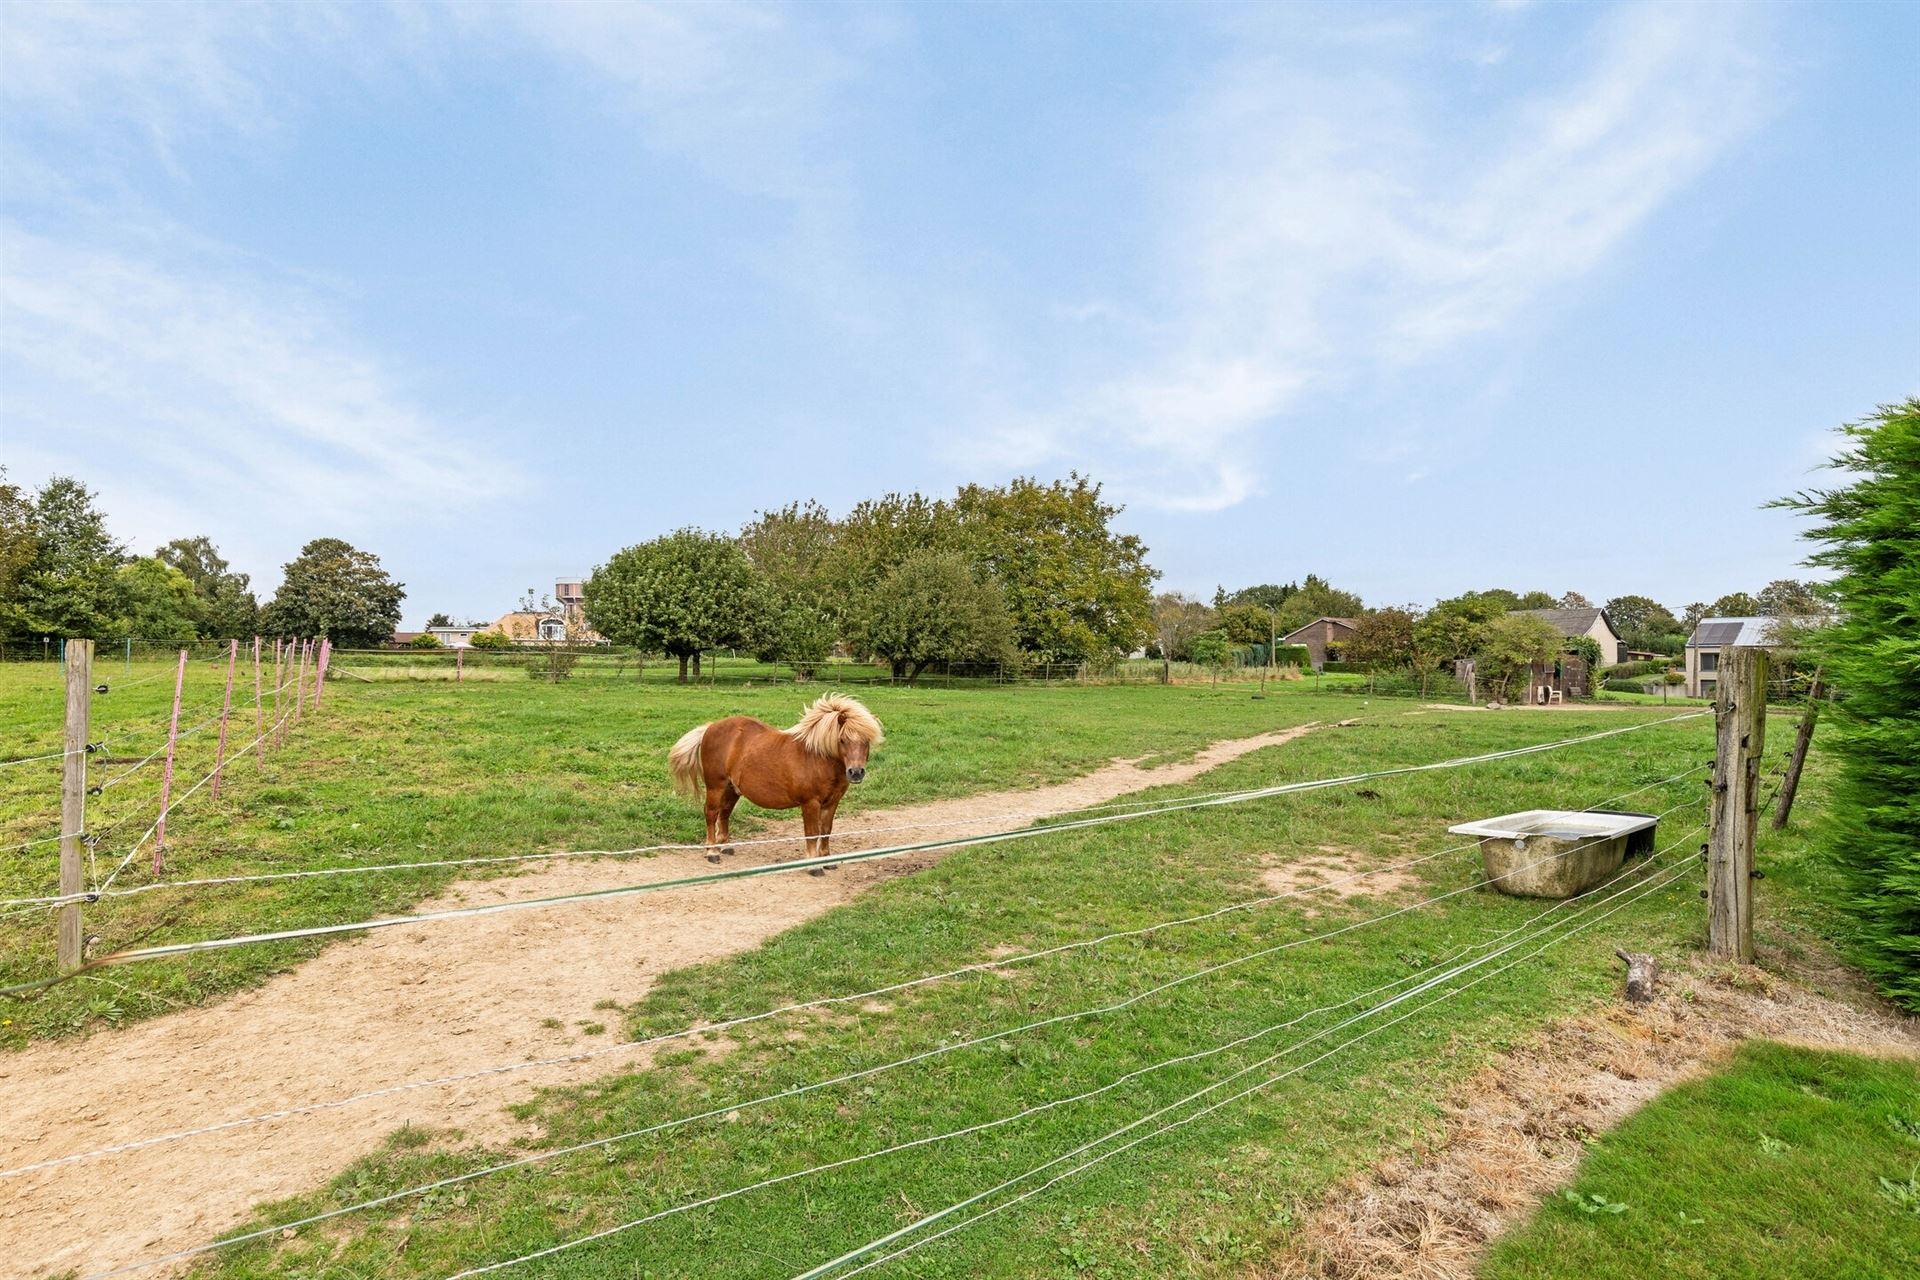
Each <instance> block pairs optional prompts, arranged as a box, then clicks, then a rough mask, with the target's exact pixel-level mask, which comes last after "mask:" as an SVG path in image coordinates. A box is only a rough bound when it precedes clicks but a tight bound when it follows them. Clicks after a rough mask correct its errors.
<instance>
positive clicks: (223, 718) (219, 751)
mask: <svg viewBox="0 0 1920 1280" xmlns="http://www.w3.org/2000/svg"><path fill="white" fill-rule="evenodd" d="M239 661H240V642H239V641H238V640H229V641H227V690H226V692H225V693H223V694H221V695H220V745H219V746H218V747H216V748H214V752H213V787H212V792H213V795H212V798H213V799H215V800H218V799H219V798H220V770H221V768H222V767H223V766H224V765H225V764H226V763H227V713H228V712H230V711H232V710H233V669H234V666H235V665H236V664H237V663H239Z"/></svg>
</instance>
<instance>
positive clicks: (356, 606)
mask: <svg viewBox="0 0 1920 1280" xmlns="http://www.w3.org/2000/svg"><path fill="white" fill-rule="evenodd" d="M406 597H407V592H406V588H405V587H404V586H403V585H402V584H401V583H398V582H395V581H394V580H393V578H392V577H391V576H389V575H388V573H387V571H386V570H385V569H382V568H381V567H380V557H379V556H376V555H374V554H373V553H372V552H370V551H362V550H360V549H359V548H358V547H355V546H354V545H353V544H352V543H350V542H346V541H344V540H343V539H340V538H315V539H314V540H313V541H311V542H309V543H308V544H307V545H306V546H304V547H302V548H300V554H299V555H298V556H295V557H294V558H293V559H292V560H289V561H288V562H287V563H286V565H285V567H284V570H283V573H282V577H281V580H280V589H279V590H278V591H276V592H275V593H274V596H273V600H272V602H271V603H269V604H268V605H267V607H266V608H265V609H262V610H261V611H260V625H261V626H262V628H264V629H265V630H266V631H268V632H269V633H271V634H273V635H281V636H325V637H327V638H328V639H329V640H331V641H332V642H333V643H334V644H336V645H338V646H340V647H342V648H348V649H365V648H371V647H373V646H374V645H377V644H384V643H385V642H386V641H388V640H389V639H391V638H392V636H393V629H394V628H395V627H397V626H399V625H400V602H401V601H402V600H405V599H406Z"/></svg>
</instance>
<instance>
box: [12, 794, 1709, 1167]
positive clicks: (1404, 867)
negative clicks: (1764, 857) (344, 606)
mask: <svg viewBox="0 0 1920 1280" xmlns="http://www.w3.org/2000/svg"><path fill="white" fill-rule="evenodd" d="M1710 767H1711V766H1709V765H1705V764H1701V765H1695V766H1693V767H1691V768H1688V769H1684V770H1681V771H1680V772H1678V773H1674V774H1671V775H1669V776H1667V777H1665V778H1660V779H1656V780H1655V781H1653V782H1649V783H1645V784H1643V785H1641V786H1639V787H1635V788H1632V789H1631V790H1628V791H1623V792H1620V793H1618V794H1616V795H1612V796H1608V797H1606V798H1605V799H1602V800H1597V801H1595V802H1594V803H1593V804H1591V805H1589V806H1588V809H1587V811H1588V812H1592V811H1594V810H1597V809H1600V808H1601V807H1602V806H1604V805H1610V804H1618V803H1619V802H1621V801H1623V800H1626V799H1629V798H1631V797H1634V796H1637V795H1641V794H1643V793H1645V792H1647V791H1651V790H1654V789H1656V788H1662V787H1669V786H1672V785H1674V784H1675V783H1678V782H1682V781H1685V780H1686V779H1688V778H1690V777H1692V776H1694V775H1695V774H1698V773H1702V772H1704V771H1705V770H1707V769H1708V768H1710ZM1223 794H1224V793H1223ZM1685 807H1686V802H1682V803H1681V804H1677V805H1673V806H1670V807H1668V808H1667V809H1665V810H1662V811H1661V812H1660V813H1658V814H1654V815H1651V816H1653V817H1654V818H1655V819H1656V820H1659V819H1664V818H1666V817H1668V816H1670V815H1672V814H1673V813H1676V812H1678V811H1679V810H1681V809H1682V808H1685ZM1078 812H1085V811H1084V810H1082V811H1078ZM1479 843H1480V842H1479V841H1478V840H1468V841H1464V842H1462V843H1458V844H1452V845H1448V846H1446V847H1444V848H1441V849H1436V850H1434V851H1432V852H1430V853H1425V854H1420V855H1418V856H1416V857H1411V858H1406V859H1402V860H1400V861H1396V862H1392V863H1388V864H1385V865H1382V866H1378V867H1369V868H1366V869H1364V870H1361V871H1355V872H1351V873H1349V874H1347V875H1342V876H1336V877H1333V878H1331V879H1328V880H1324V881H1321V882H1319V883H1316V884H1312V885H1307V886H1304V887H1301V888H1296V889H1288V890H1284V891H1281V892H1278V893H1271V894H1264V895H1262V896H1260V897H1257V898H1250V899H1244V900H1242V901H1238V902H1233V903H1229V904H1227V905H1225V906H1221V907H1216V908H1214V909H1213V910H1211V911H1206V912H1202V913H1200V914H1197V915H1190V916H1182V917H1177V918H1174V919H1170V920H1162V921H1157V922H1155V923H1153V924H1148V925H1142V926H1139V927H1136V928H1133V929H1124V930H1116V931H1113V932H1109V933H1103V934H1100V935H1098V936H1095V937H1091V938H1083V939H1079V940H1076V941H1073V942H1065V943H1059V944H1056V945H1054V946H1051V947H1046V948H1043V949H1041V950H1038V951H1030V952H1026V953H1023V954H1016V955H1011V956H1003V957H999V958H996V959H992V960H984V961H980V962H978V963H974V964H968V965H962V966H960V967H959V968H955V969H949V970H945V971H942V972H937V973H929V974H922V975H919V976H917V977H914V978H909V979H905V980H902V981H898V982H892V983H888V984H886V985H884V986H879V987H874V988H870V989H867V990H862V991H856V992H851V993H847V994H843V995H837V996H822V997H819V998H816V999H813V1000H807V1001H801V1002H798V1003H793V1004H786V1005H780V1006H777V1007H774V1008H771V1009H765V1010H761V1011H759V1012H756V1013H751V1014H746V1015H741V1016H736V1017H731V1018H724V1019H721V1020H718V1021H702V1022H699V1023H697V1024H694V1025H691V1026H687V1027H682V1028H680V1029H678V1030H674V1031H668V1032H661V1033H657V1034H654V1035H650V1036H646V1037H644V1038H641V1039H638V1040H631V1041H626V1042H624V1043H621V1044H614V1045H606V1046H603V1047H601V1048H598V1049H589V1050H584V1051H581V1052H577V1053H568V1054H561V1055H557V1056H553V1057H547V1058H535V1059H524V1060H519V1061H514V1062H507V1063H500V1064H496V1065H494V1066H490V1067H484V1068H480V1069H477V1070H473V1071H467V1072H461V1073H457V1074H453V1075H446V1076H437V1077H433V1078H430V1079H425V1080H416V1081H408V1082H405V1083H402V1084H397V1085H391V1086H387V1087H383V1088H379V1089H370V1090H365V1091H362V1092H359V1093H354V1094H349V1095H346V1096H344V1097H340V1098H333V1099H327V1100H323V1101H317V1102H313V1103H308V1104H303V1105H299V1106H294V1107H286V1108H280V1109H277V1110H274V1111H269V1112H262V1113H258V1114H255V1115H250V1116H242V1117H236V1118H232V1119H228V1120H224V1121H220V1122H218V1123H215V1124H210V1125H203V1126H198V1127H195V1128H192V1129H186V1130H181V1131H178V1132H174V1133H168V1134H162V1135H154V1136H149V1137H146V1138H141V1139H137V1140H133V1141H129V1142H123V1143H118V1144H115V1145H112V1146H108V1147H102V1148H99V1149H96V1150H93V1151H86V1152H79V1153H75V1154H72V1155H67V1156H62V1157H59V1158H56V1159H50V1160H43V1161H39V1162H37V1163H34V1164H29V1165H23V1166H20V1167H18V1168H12V1169H0V1178H10V1177H17V1176H19V1175H21V1174H26V1173H33V1172H37V1171H39V1170H42V1169H49V1168H57V1167H59V1166H61V1165H67V1164H74V1163H78V1162H80V1161H84V1160H92V1159H98V1158H100V1157H102V1156H109V1155H118V1154H122V1153H125V1152H129V1151H137V1150H142V1149H144V1148H147V1147H152V1146H158V1145H162V1144H165V1143H170V1142H178V1141H182V1140H185V1139H188V1138H195V1137H204V1136H207V1135H210V1134H215V1133H224V1132H228V1131H231V1130H234V1129H239V1128H245V1127H249V1126H252V1125H256V1124H264V1123H267V1122H269V1121H275V1120H285V1119H291V1118H293V1117H296V1116H301V1115H310V1114H313V1113H315V1112H320V1111H331V1110H337V1109H339V1108H342V1107H347V1106H352V1105H354V1104H356V1103H360V1102H366V1101H370V1100H373V1099H377V1098H385V1097H392V1096H394V1095H396V1094H400V1093H411V1092H416V1091H418V1090H422V1089H430V1088H441V1087H445V1086H450V1085H455V1084H461V1083H465V1082H467V1081H471V1080H477V1079H483V1078H486V1077H489V1076H497V1075H503V1074H509V1073H512V1072H518V1071H531V1070H538V1069H540V1068H543V1067H551V1066H560V1065H566V1064H571V1063H578V1062H586V1061H592V1060H595V1059H599V1058H606V1057H611V1056H616V1055H617V1056H625V1055H628V1054H632V1053H636V1052H638V1051H640V1050H643V1049H649V1048H654V1047H657V1046H659V1045H662V1044H668V1043H672V1042H674V1041H678V1040H685V1039H689V1038H692V1037H696V1036H710V1035H713V1034H716V1033H719V1032H722V1031H730V1030H733V1029H735V1028H738V1027H744V1026H749V1025H752V1024H755V1023H759V1022H764V1021H767V1020H770V1019H773V1018H778V1017H782V1016H786V1015H791V1014H794V1013H801V1012H806V1011H809V1010H814V1009H822V1008H831V1007H835V1006H841V1005H849V1004H854V1005H858V1004H863V1003H865V1002H867V1001H871V1000H876V999H882V998H885V997H889V996H895V995H898V994H900V993H901V992H904V991H910V990H915V989H917V988H920V987H925V986H929V985H931V984H934V983H940V982H949V981H952V980H954V979H956V978H962V977H966V976H969V975H972V974H983V973H1005V972H1007V971H1009V970H1011V969H1015V968H1018V967H1021V966H1024V965H1028V964H1032V963H1034V962H1036V961H1039V960H1045V959H1051V958H1053V957H1056V956H1062V955H1067V954H1070V953H1074V952H1083V951H1084V952H1091V951H1095V950H1097V949H1099V948H1102V947H1107V946H1111V945H1112V944H1114V943H1116V942H1122V941H1129V940H1134V939H1139V938H1146V937H1150V936H1153V935H1155V934H1158V933H1162V932H1165V931H1166V930H1169V929H1180V928H1187V927H1191V926H1193V925H1198V924H1205V923H1209V922H1211V921H1215V920H1219V919H1222V918H1223V917H1226V916H1230V915H1238V914H1244V913H1247V912H1252V911H1257V910H1259V909H1261V908H1265V907H1272V906H1275V905H1277V904H1279V903H1282V902H1290V901H1294V900H1297V899H1301V898H1307V897H1311V896H1313V895H1316V894H1324V893H1331V892H1334V891H1338V890H1342V889H1345V888H1346V887H1347V886H1350V885H1354V884H1358V883H1359V882H1361V881H1364V880H1369V879H1373V878H1375V877H1378V876H1390V875H1401V874H1404V873H1406V872H1408V871H1410V870H1412V869H1413V868H1415V867H1418V866H1423V865H1426V864H1428V863H1432V862H1434V861H1437V860H1438V859H1441V858H1444V857H1447V856H1449V855H1451V854H1456V853H1460V852H1462V851H1465V850H1469V849H1475V848H1477V847H1478V846H1479ZM1587 847H1589V845H1588V844H1585V843H1580V844H1575V845H1570V846H1569V847H1568V848H1567V849H1565V850H1563V851H1562V852H1560V853H1557V854H1555V855H1553V857H1552V858H1551V859H1549V861H1551V860H1557V859H1558V858H1560V857H1565V856H1570V855H1571V854H1573V853H1576V852H1580V851H1582V850H1584V849H1585V848H1587ZM1504 878H1506V877H1505V876H1495V877H1491V878H1490V879H1489V880H1488V881H1487V882H1486V883H1497V882H1498V881H1499V880H1501V879H1504ZM1478 887H1479V885H1477V884H1475V885H1469V886H1467V888H1466V889H1459V890H1454V891H1452V892H1449V893H1443V894H1438V895H1435V896H1434V897H1432V898H1429V899H1427V900H1426V901H1425V902H1421V903H1418V904H1415V906H1413V907H1405V908H1401V909H1399V910H1396V911H1392V912H1389V913H1387V915H1386V916H1384V917H1380V918H1381V919H1393V918H1397V917H1399V916H1401V915H1405V914H1407V912H1409V911H1412V910H1416V909H1418V908H1419V907H1423V906H1428V905H1431V904H1432V903H1435V902H1441V901H1445V900H1447V899H1450V898H1453V897H1457V896H1459V895H1460V894H1461V893H1465V892H1467V891H1468V890H1471V889H1474V888H1478ZM1366 923H1371V921H1365V922H1362V924H1361V925H1349V926H1345V927H1341V928H1336V929H1332V930H1328V931H1325V932H1322V933H1319V934H1314V935H1309V936H1308V937H1307V938H1304V939H1301V940H1298V941H1293V942H1288V943H1286V944H1282V945H1280V946H1277V947H1273V948H1268V949H1266V950H1264V951H1261V952H1258V953H1256V955H1255V956H1253V957H1249V959H1251V958H1259V957H1263V956H1266V955H1269V954H1278V953H1279V952H1281V951H1286V950H1291V949H1293V948H1294V947H1297V946H1302V945H1305V944H1306V943H1307V942H1314V941H1322V940H1325V939H1327V938H1331V937H1338V936H1340V935H1342V934H1345V933H1349V932H1352V931H1353V930H1354V929H1357V928H1360V927H1363V926H1364V924H1366ZM1244 962H1245V961H1243V960H1239V961H1233V962H1229V963H1227V964H1224V965H1215V966H1211V967H1209V968H1207V969H1205V970H1202V971H1201V972H1199V973H1196V974H1190V975H1187V976H1186V977H1183V978H1180V979H1176V980H1174V981H1172V982H1169V983H1163V984H1161V985H1160V986H1158V987H1155V988H1153V989H1152V990H1151V991H1148V992H1145V993H1142V994H1141V995H1139V996H1136V997H1133V998H1130V999H1128V1000H1126V1001H1123V1002H1120V1003H1119V1004H1116V1005H1110V1006H1107V1007H1105V1008H1103V1009H1091V1010H1082V1011H1080V1012H1078V1013H1076V1014H1073V1015H1067V1016H1066V1017H1062V1018H1051V1019H1046V1020H1043V1021H1041V1022H1037V1023H1030V1024H1027V1025H1026V1026H1024V1027H1020V1028H1015V1029H1014V1030H1013V1031H1009V1032H1004V1033H996V1036H994V1037H987V1038H984V1039H980V1040H975V1041H969V1042H967V1043H965V1044H956V1045H949V1046H945V1047H943V1048H942V1049H941V1050H939V1051H938V1052H937V1053H933V1054H923V1055H919V1056H917V1057H916V1058H915V1059H913V1060H914V1061H919V1060H922V1059H924V1058H926V1057H931V1056H939V1053H945V1052H950V1051H951V1050H952V1049H955V1048H966V1047H971V1046H973V1045H976V1044H983V1043H988V1042H990V1041H991V1040H992V1039H994V1038H1000V1037H1004V1036H1005V1035H1012V1034H1017V1033H1019V1032H1021V1031H1025V1030H1031V1029H1034V1028H1036V1027H1039V1026H1046V1025H1052V1024H1053V1023H1055V1022H1059V1021H1063V1020H1068V1019H1070V1018H1073V1017H1085V1016H1092V1015H1093V1014H1097V1013H1103V1012H1115V1011H1118V1010H1120V1009H1124V1008H1128V1007H1131V1006H1132V1005H1133V1004H1137V1003H1139V1001H1140V1000H1142V999H1146V998H1147V997H1148V996H1151V995H1155V994H1159V993H1161V992H1164V991H1168V990H1172V989H1173V988H1175V987H1178V986H1181V985H1184V984H1185V983H1187V982H1191V981H1194V980H1195V979H1197V978H1199V977H1205V976H1209V975H1211V974H1213V973H1217V972H1221V971H1224V969H1226V968H1232V967H1234V966H1235V965H1237V964H1239V963H1244ZM891 1065H892V1066H899V1065H904V1064H903V1063H898V1062H897V1063H894V1064H891ZM783 1096H786V1095H783ZM761 1101H762V1102H764V1101H767V1099H762V1100H761Z"/></svg>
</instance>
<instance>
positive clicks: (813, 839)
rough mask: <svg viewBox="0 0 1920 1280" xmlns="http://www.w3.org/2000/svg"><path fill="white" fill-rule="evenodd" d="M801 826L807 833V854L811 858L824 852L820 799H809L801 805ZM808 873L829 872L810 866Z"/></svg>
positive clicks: (820, 873) (815, 874)
mask: <svg viewBox="0 0 1920 1280" xmlns="http://www.w3.org/2000/svg"><path fill="white" fill-rule="evenodd" d="M800 826H801V829H802V830H804V831H805V832H806V833H807V856H808V857H809V858H811V857H813V856H814V855H815V854H816V853H819V852H822V851H823V848H824V842H823V841H822V840H821V839H820V802H819V801H818V800H808V801H807V802H805V803H804V804H802V805H801V806H800ZM807 874H808V875H810V876H823V875H825V874H827V869H826V868H825V867H808V868H807Z"/></svg>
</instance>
